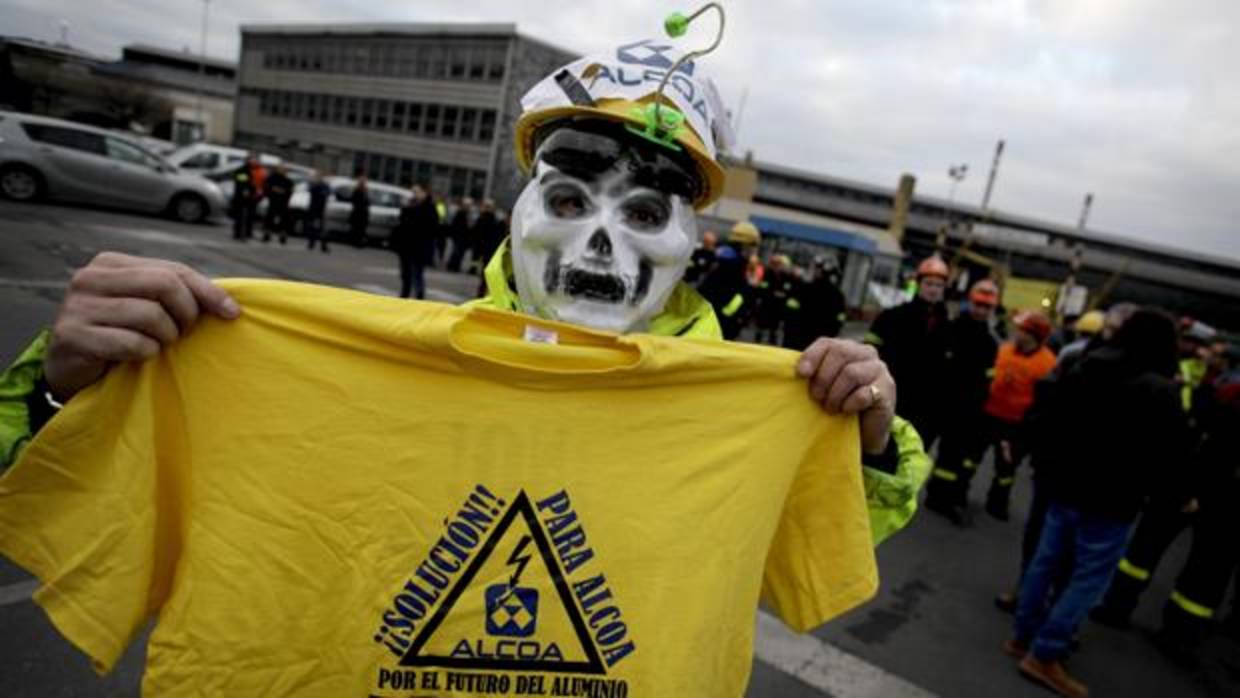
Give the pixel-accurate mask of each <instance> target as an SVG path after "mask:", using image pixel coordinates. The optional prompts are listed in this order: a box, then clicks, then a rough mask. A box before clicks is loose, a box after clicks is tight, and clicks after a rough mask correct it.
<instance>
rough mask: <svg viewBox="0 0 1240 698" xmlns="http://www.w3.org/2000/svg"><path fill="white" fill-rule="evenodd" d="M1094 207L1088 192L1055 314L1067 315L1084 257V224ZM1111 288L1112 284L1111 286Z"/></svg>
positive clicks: (1090, 194)
mask: <svg viewBox="0 0 1240 698" xmlns="http://www.w3.org/2000/svg"><path fill="white" fill-rule="evenodd" d="M1093 205H1094V194H1093V192H1090V193H1088V194H1086V195H1085V202H1084V203H1083V204H1082V205H1081V217H1080V218H1079V219H1078V220H1077V222H1076V244H1075V245H1073V247H1072V258H1071V259H1070V260H1069V261H1068V277H1067V278H1066V279H1064V282H1063V286H1062V287H1060V291H1059V295H1060V301H1059V303H1057V304H1056V308H1055V312H1056V314H1058V315H1060V316H1063V315H1067V314H1069V313H1067V312H1066V311H1067V310H1071V309H1072V308H1068V302H1069V298H1068V297H1067V296H1068V295H1069V294H1071V293H1073V289H1074V288H1075V287H1076V275H1077V273H1078V272H1079V271H1080V270H1081V260H1082V258H1083V257H1084V256H1085V223H1086V221H1088V220H1089V209H1090V208H1092V207H1093ZM1112 286H1113V284H1112Z"/></svg>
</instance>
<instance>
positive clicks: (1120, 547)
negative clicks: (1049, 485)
mask: <svg viewBox="0 0 1240 698" xmlns="http://www.w3.org/2000/svg"><path fill="white" fill-rule="evenodd" d="M1129 528H1130V525H1129V524H1127V523H1120V522H1116V521H1113V520H1110V519H1104V518H1101V517H1098V516H1094V515H1091V514H1088V513H1084V512H1081V511H1078V510H1076V509H1072V508H1070V507H1067V506H1064V505H1062V504H1059V503H1058V502H1051V503H1050V504H1049V505H1048V507H1047V510H1046V520H1045V525H1044V527H1043V529H1042V536H1041V538H1040V539H1039V541H1038V550H1037V553H1035V554H1034V556H1033V560H1032V561H1031V562H1030V564H1029V569H1028V570H1027V571H1026V572H1025V576H1024V579H1022V580H1021V585H1020V601H1019V603H1018V605H1017V607H1016V623H1015V627H1014V634H1015V636H1016V640H1017V641H1019V642H1022V643H1026V644H1029V645H1030V649H1031V651H1032V652H1033V655H1034V656H1035V657H1036V658H1038V659H1039V660H1041V661H1044V662H1049V661H1060V660H1062V659H1064V658H1065V657H1066V656H1067V655H1068V651H1069V648H1070V646H1071V643H1072V636H1073V635H1074V634H1076V631H1077V628H1078V627H1079V626H1080V624H1081V621H1083V620H1084V619H1085V616H1086V615H1087V614H1088V613H1089V609H1090V608H1092V607H1093V605H1094V604H1095V603H1097V601H1098V598H1099V597H1100V596H1102V594H1103V592H1104V591H1105V590H1106V588H1107V583H1108V582H1109V581H1110V579H1111V575H1112V574H1113V573H1114V572H1115V563H1116V562H1118V561H1119V559H1120V558H1121V557H1122V556H1123V554H1124V544H1125V542H1126V541H1127V539H1128V529H1129ZM1067 570H1071V574H1070V575H1068V576H1067V579H1068V581H1067V583H1066V585H1064V587H1063V588H1062V589H1060V590H1059V591H1058V593H1057V594H1056V593H1055V591H1054V587H1055V584H1056V582H1057V580H1059V579H1063V578H1064V577H1065V575H1066V571H1067Z"/></svg>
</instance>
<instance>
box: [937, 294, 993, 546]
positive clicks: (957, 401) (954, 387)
mask: <svg viewBox="0 0 1240 698" xmlns="http://www.w3.org/2000/svg"><path fill="white" fill-rule="evenodd" d="M998 304H999V287H998V286H996V285H995V283H994V282H993V281H990V280H989V279H983V280H982V281H979V282H977V283H976V284H974V285H973V288H972V289H971V290H970V291H969V307H968V310H967V311H966V312H964V313H961V315H960V317H958V318H956V319H955V320H952V321H951V324H950V325H949V326H948V349H947V352H948V362H947V367H948V368H947V383H948V385H950V386H951V388H950V389H949V390H948V391H947V393H946V394H945V395H944V396H943V403H942V404H943V409H944V410H945V411H946V412H947V414H948V415H949V417H948V419H947V420H945V421H944V425H943V440H942V442H941V443H940V444H939V454H938V458H937V459H936V460H935V468H934V470H933V471H932V472H931V474H930V481H929V483H928V484H927V486H926V508H927V509H929V510H930V511H933V512H935V513H936V514H941V515H942V516H945V517H947V519H948V520H949V521H951V522H952V523H955V524H957V525H964V524H966V523H968V521H969V514H968V511H969V509H968V498H969V484H970V483H971V482H972V480H973V474H974V473H976V472H977V466H978V464H980V463H981V460H982V455H983V454H984V453H985V452H986V447H987V446H988V445H989V438H988V433H989V432H988V430H987V424H988V423H989V420H988V418H987V417H986V413H985V411H984V410H983V409H982V408H983V406H984V405H985V404H986V398H987V397H989V395H990V371H991V368H992V367H993V366H994V365H995V356H996V355H997V354H998V353H999V338H998V337H997V336H995V333H994V330H993V329H992V328H991V325H990V323H991V317H992V316H993V315H994V310H995V306H997V305H998Z"/></svg>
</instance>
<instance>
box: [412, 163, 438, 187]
mask: <svg viewBox="0 0 1240 698" xmlns="http://www.w3.org/2000/svg"><path fill="white" fill-rule="evenodd" d="M417 168H418V169H417V174H416V175H414V177H415V178H416V179H415V180H414V181H416V182H418V183H419V184H424V185H426V186H428V187H431V191H433V192H436V193H438V194H443V190H442V189H436V188H435V187H434V186H433V185H432V184H431V164H430V163H429V162H419V163H418V164H417Z"/></svg>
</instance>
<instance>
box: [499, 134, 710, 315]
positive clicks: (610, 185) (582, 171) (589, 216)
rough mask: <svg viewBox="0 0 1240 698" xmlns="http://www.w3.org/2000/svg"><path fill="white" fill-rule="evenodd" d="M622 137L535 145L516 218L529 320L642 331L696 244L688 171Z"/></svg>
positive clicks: (517, 260)
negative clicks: (535, 317) (536, 317)
mask: <svg viewBox="0 0 1240 698" xmlns="http://www.w3.org/2000/svg"><path fill="white" fill-rule="evenodd" d="M632 140H633V139H631V138H626V137H625V135H624V134H622V133H620V134H617V133H602V132H599V130H598V129H591V128H589V127H585V128H581V127H575V126H566V127H560V128H557V129H555V130H554V131H553V132H552V133H551V134H550V135H548V136H547V137H546V139H545V140H544V141H543V143H542V144H541V145H540V147H539V149H538V151H537V156H536V161H535V167H534V169H533V177H532V179H531V181H530V183H529V184H528V185H527V186H526V188H525V190H524V191H523V192H522V193H521V196H520V197H519V198H518V199H517V202H516V205H515V206H514V207H513V212H512V262H513V272H514V275H515V277H516V285H517V293H518V295H519V296H520V298H521V303H522V305H523V306H524V310H525V311H526V312H530V313H533V314H536V315H539V316H541V317H545V318H549V319H553V320H560V321H564V322H571V323H576V324H580V325H586V326H588V327H593V328H596V329H603V330H610V331H614V332H634V331H642V330H644V329H646V328H647V327H648V326H649V324H650V321H651V320H652V319H653V318H654V317H655V316H656V315H658V314H659V312H660V311H661V310H662V309H663V306H664V304H665V303H666V302H667V299H668V297H669V296H670V295H671V293H672V290H673V289H674V288H675V286H676V283H677V282H679V281H680V279H681V277H682V276H683V275H684V271H685V267H686V265H687V264H688V260H689V256H690V254H691V253H692V251H693V247H694V245H695V244H696V243H697V229H696V221H695V218H694V212H693V208H692V206H690V204H689V201H690V200H691V198H692V196H693V192H694V187H695V186H696V181H695V177H694V175H692V174H691V172H692V170H691V169H688V168H686V167H685V166H684V165H683V164H681V163H679V162H676V161H675V160H674V159H673V158H671V157H669V156H668V155H666V154H664V153H662V152H659V149H658V146H653V145H645V144H642V143H634V142H631V141H632Z"/></svg>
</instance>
